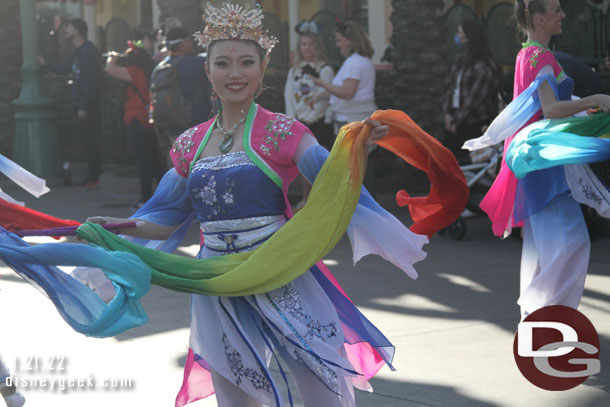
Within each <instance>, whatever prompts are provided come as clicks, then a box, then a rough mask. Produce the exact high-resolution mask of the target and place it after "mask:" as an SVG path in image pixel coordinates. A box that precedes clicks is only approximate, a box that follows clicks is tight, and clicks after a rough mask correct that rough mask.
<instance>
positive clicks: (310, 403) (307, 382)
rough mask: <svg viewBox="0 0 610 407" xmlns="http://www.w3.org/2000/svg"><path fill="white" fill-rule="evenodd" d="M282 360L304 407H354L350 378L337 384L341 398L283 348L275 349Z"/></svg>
mask: <svg viewBox="0 0 610 407" xmlns="http://www.w3.org/2000/svg"><path fill="white" fill-rule="evenodd" d="M276 350H277V351H278V353H279V354H280V356H281V358H282V360H283V361H284V362H285V363H286V365H288V369H290V372H291V373H292V375H293V377H294V381H295V382H296V384H297V387H298V388H299V394H300V395H301V399H302V400H303V406H304V407H319V406H324V407H355V406H356V402H355V399H354V391H353V386H352V385H351V379H350V378H346V377H344V378H342V380H341V379H340V382H339V388H340V390H339V391H340V392H341V394H342V395H343V397H341V396H339V395H338V394H335V393H334V392H332V391H331V390H330V389H329V388H328V387H326V385H325V384H324V383H323V382H322V380H320V379H319V378H318V377H317V376H316V375H315V374H313V373H312V372H311V370H309V368H308V367H307V366H305V364H303V363H302V362H300V361H298V360H296V359H294V358H293V357H292V356H290V354H289V353H288V351H287V349H286V348H285V347H284V346H280V347H277V348H276Z"/></svg>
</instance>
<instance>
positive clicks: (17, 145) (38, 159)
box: [13, 0, 61, 178]
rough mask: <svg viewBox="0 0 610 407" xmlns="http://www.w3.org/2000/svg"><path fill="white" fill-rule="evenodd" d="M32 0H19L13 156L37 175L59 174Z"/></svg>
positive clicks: (58, 150)
mask: <svg viewBox="0 0 610 407" xmlns="http://www.w3.org/2000/svg"><path fill="white" fill-rule="evenodd" d="M35 4H36V0H20V7H21V10H20V15H21V36H22V43H23V65H22V66H21V74H22V82H21V83H22V85H21V93H20V95H19V98H18V99H16V100H14V101H13V106H14V107H15V142H14V151H13V160H14V161H15V162H17V163H19V164H20V165H21V166H23V167H24V168H26V169H28V170H29V171H31V172H32V173H34V174H36V175H38V176H39V177H43V178H46V177H59V176H60V175H61V160H60V156H61V154H60V149H59V143H58V140H57V124H56V121H55V111H54V108H53V100H52V99H51V98H49V97H48V96H46V95H45V92H44V89H43V88H42V83H41V71H42V70H41V68H40V65H39V64H38V61H37V57H38V35H37V24H36V18H35V16H36V8H35Z"/></svg>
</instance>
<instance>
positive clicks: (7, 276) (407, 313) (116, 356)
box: [0, 176, 610, 407]
mask: <svg viewBox="0 0 610 407" xmlns="http://www.w3.org/2000/svg"><path fill="white" fill-rule="evenodd" d="M121 183H123V186H122V187H116V185H118V184H121ZM0 186H1V187H2V188H3V189H4V190H5V191H7V192H8V193H9V194H11V195H13V196H14V197H16V198H19V199H22V200H25V201H26V204H27V205H28V206H29V207H32V208H35V209H39V210H42V211H44V212H46V213H49V214H52V215H55V216H59V217H64V218H71V219H75V220H78V221H83V220H84V219H85V218H86V217H87V216H91V215H99V214H103V215H108V216H122V217H124V216H128V215H129V214H130V210H129V206H130V205H131V204H133V203H134V202H136V201H137V198H138V197H137V195H135V194H133V193H132V192H133V191H135V190H137V183H136V182H135V180H133V179H131V180H130V179H127V180H120V179H119V180H117V179H114V178H113V177H108V176H106V177H105V178H104V179H103V180H102V187H101V190H96V191H85V192H77V191H74V190H72V189H68V188H63V187H55V188H52V191H51V192H50V193H49V194H47V195H45V196H43V197H41V198H40V199H38V200H37V199H35V198H32V197H29V196H27V194H26V193H25V192H22V191H20V190H19V189H18V188H17V187H12V186H11V185H10V184H9V182H8V181H6V180H5V179H0ZM121 191H123V192H122V193H121ZM380 201H381V202H382V204H383V205H384V206H386V207H387V208H388V209H390V210H392V212H393V213H395V214H396V215H397V216H398V217H399V218H400V219H401V220H404V221H405V222H408V214H407V211H406V210H404V209H398V208H396V206H395V203H393V198H392V196H390V195H382V196H381V197H380ZM467 225H468V232H467V235H466V238H465V239H464V240H463V241H453V240H451V239H450V238H448V237H446V236H435V237H433V238H432V239H431V242H430V244H428V245H427V246H426V247H425V250H426V252H427V253H428V257H427V258H426V259H425V260H424V261H422V262H420V263H418V264H416V269H417V271H418V272H419V278H418V279H417V280H411V279H409V278H408V277H407V276H406V275H404V274H403V273H402V272H401V271H400V270H398V269H396V268H395V267H394V266H392V265H391V264H389V263H387V262H385V261H383V260H381V259H379V258H376V257H373V256H369V257H367V258H365V259H363V260H362V261H361V262H360V263H358V264H357V265H356V266H355V267H353V266H352V260H351V249H350V247H349V242H348V241H347V240H346V239H343V240H342V241H341V242H340V243H339V245H338V246H337V247H336V248H335V249H334V250H333V251H332V252H331V253H330V254H329V255H328V257H327V259H326V263H327V264H328V266H329V267H330V269H331V270H332V271H333V272H334V273H335V275H336V276H337V278H338V279H339V281H340V282H341V284H342V285H343V287H344V288H345V290H346V291H347V293H348V294H349V295H350V296H351V298H352V300H353V301H354V303H356V304H357V305H358V306H359V308H360V310H361V311H362V312H363V313H364V314H365V315H366V316H367V317H368V318H369V319H371V320H372V321H373V322H374V323H375V324H376V325H377V326H378V327H379V328H380V329H381V330H382V331H383V332H384V333H385V334H386V336H387V337H388V338H389V339H390V340H391V341H392V342H393V344H394V345H395V346H396V355H395V358H394V366H395V368H396V371H394V372H392V371H390V370H389V369H388V368H387V367H384V368H382V370H381V372H380V374H378V375H377V377H376V378H374V379H373V380H372V381H371V383H372V385H373V388H374V392H373V393H366V392H360V391H357V393H356V397H357V404H358V406H361V407H373V406H374V407H385V406H387V407H398V406H401V407H423V406H433V407H483V406H485V407H487V406H490V407H491V406H498V407H505V406H506V407H517V406H528V407H529V406H531V407H549V406H558V407H607V406H610V354H609V352H608V350H609V349H610V318H609V317H610V270H609V267H608V265H610V250H608V245H609V243H610V241H609V240H608V239H605V238H604V239H601V238H600V239H597V240H595V241H594V242H593V244H592V246H593V248H592V256H591V263H590V268H589V275H588V278H587V283H586V289H585V295H584V298H583V301H582V304H581V307H580V311H581V312H583V313H584V314H585V315H586V316H587V317H588V318H589V319H590V320H591V321H592V322H593V324H594V326H595V327H596V329H597V331H598V334H599V336H600V340H601V348H602V349H601V372H600V373H599V374H598V375H595V376H592V377H590V378H589V379H588V380H587V381H586V382H585V383H584V384H582V385H580V386H578V387H576V388H574V389H572V390H568V391H564V392H549V391H545V390H541V389H539V388H537V387H535V386H533V385H532V384H530V383H529V382H528V381H527V380H525V379H524V378H523V376H522V375H521V373H520V372H519V370H518V369H517V367H516V364H515V362H514V359H513V351H512V346H513V339H514V332H515V329H516V326H517V323H518V322H519V310H518V307H517V305H516V303H515V301H516V298H517V295H518V277H519V271H518V270H519V257H520V252H521V243H520V242H519V241H518V240H516V239H507V240H500V239H498V238H495V237H493V236H492V234H491V231H490V225H489V222H488V221H487V220H486V219H484V218H477V219H472V220H469V221H468V222H467ZM371 227H375V225H371ZM32 241H33V243H40V242H43V241H49V239H33V240H32ZM196 251H197V231H196V229H192V230H191V233H190V234H189V237H188V238H187V242H186V243H185V245H184V246H182V247H181V248H180V252H181V253H184V254H185V255H192V254H194V253H195V252H196ZM0 275H1V278H0V309H1V310H2V328H1V329H0V353H2V355H3V357H4V358H5V360H7V361H10V362H11V363H14V361H15V360H18V361H19V362H20V366H21V369H20V371H19V372H18V374H20V375H21V377H23V378H25V379H28V380H29V382H28V384H32V383H33V382H35V381H36V380H38V383H34V384H33V385H31V386H21V389H22V391H23V393H24V394H25V395H26V398H27V400H28V401H27V403H26V406H34V407H39V406H43V407H55V406H58V407H59V406H61V407H71V406H84V405H91V406H98V405H99V406H102V405H103V406H117V407H123V406H125V407H126V406H152V407H157V406H159V407H162V406H173V405H174V401H173V400H174V397H175V394H176V392H177V390H178V388H179V386H180V383H181V380H182V366H183V364H184V360H185V354H186V351H187V349H188V327H189V308H190V300H189V297H188V295H184V294H179V293H174V292H171V291H169V290H165V289H162V288H159V287H153V288H152V289H151V291H150V293H149V294H148V295H147V296H146V297H145V298H144V301H143V302H144V307H145V309H146V311H147V313H148V316H149V319H150V322H149V323H148V324H147V325H145V326H143V327H140V328H136V329H132V330H130V331H128V332H125V333H123V334H121V335H118V336H117V337H114V338H107V339H93V338H87V337H85V336H83V335H80V334H77V333H75V332H74V331H72V329H71V328H70V327H69V326H68V325H67V324H66V323H65V322H64V321H63V320H62V319H61V318H60V317H59V315H58V313H57V312H56V311H55V309H54V307H52V306H51V303H50V302H49V301H48V299H46V298H45V297H44V296H43V295H41V294H40V293H38V292H37V291H36V290H35V289H34V288H33V287H31V286H30V285H29V284H27V283H25V282H24V281H23V280H21V279H20V278H19V277H18V276H17V275H15V274H14V273H13V272H12V271H11V270H10V269H9V268H8V267H5V266H4V265H3V264H2V263H0ZM60 367H63V370H60V369H58V368H60ZM28 368H29V370H28ZM53 368H55V369H53ZM89 378H93V380H94V382H95V387H94V388H92V387H87V383H86V380H87V379H89ZM43 379H47V382H46V384H45V385H44V386H43V385H42V383H41V381H42V380H43ZM51 379H55V387H57V386H58V383H59V381H58V379H64V380H66V379H75V380H76V381H75V382H74V383H72V384H70V383H69V382H65V383H66V384H65V386H66V388H65V389H64V391H58V390H57V388H55V389H53V390H52V389H50V386H51V382H50V380H51ZM79 379H80V380H81V382H83V386H82V387H78V380H79ZM17 384H19V383H17ZM293 387H294V386H293ZM293 393H294V392H293ZM192 405H193V406H215V405H216V403H215V400H214V398H213V397H211V398H209V399H207V400H203V401H199V402H196V403H193V404H192ZM296 405H297V406H299V405H301V404H300V403H299V402H298V401H297V403H296Z"/></svg>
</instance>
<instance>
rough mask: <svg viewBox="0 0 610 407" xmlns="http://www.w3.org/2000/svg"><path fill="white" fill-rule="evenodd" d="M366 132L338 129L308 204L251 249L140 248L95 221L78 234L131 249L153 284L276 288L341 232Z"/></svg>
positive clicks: (358, 179)
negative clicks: (202, 254) (185, 252)
mask: <svg viewBox="0 0 610 407" xmlns="http://www.w3.org/2000/svg"><path fill="white" fill-rule="evenodd" d="M369 132H370V126H365V125H363V124H361V123H355V124H353V125H347V126H344V127H343V128H342V129H341V131H340V132H339V135H338V136H337V141H336V143H335V147H334V148H333V150H332V152H331V154H330V156H329V157H328V159H327V161H326V163H325V164H324V166H323V167H322V169H321V170H320V176H319V177H317V179H316V182H314V185H313V187H312V190H311V193H310V198H309V200H308V202H307V204H306V205H305V206H304V207H303V209H302V210H300V211H299V212H298V213H297V214H296V215H295V216H294V217H293V218H292V219H290V220H289V221H288V222H287V223H286V225H284V227H282V228H281V229H280V230H278V231H277V232H276V233H274V234H273V236H271V238H269V240H268V241H266V242H265V243H264V244H263V245H261V246H260V247H259V248H258V249H256V250H254V251H252V252H246V253H236V254H230V255H226V256H220V257H212V258H208V259H205V260H202V259H191V258H185V257H182V256H177V255H173V254H168V253H162V252H159V251H157V250H153V249H148V248H145V247H141V246H139V245H136V244H134V243H131V242H128V241H127V240H125V239H122V238H120V237H118V236H116V235H114V234H112V233H109V232H107V231H106V230H104V229H103V228H102V227H100V226H99V225H94V224H87V223H86V224H84V225H82V226H81V227H79V228H78V230H77V234H78V236H79V237H81V238H83V239H85V240H87V241H89V242H90V243H93V244H95V245H97V246H100V247H103V248H106V249H108V250H112V251H126V252H131V253H135V254H136V255H137V256H138V257H140V259H142V261H143V262H144V263H146V264H147V265H148V266H149V267H150V268H151V277H152V283H153V284H156V285H160V286H163V287H166V288H169V289H171V290H174V291H181V292H188V293H194V294H205V295H221V296H244V295H251V294H261V293H265V292H269V291H272V290H275V289H277V288H280V287H282V286H284V285H286V284H288V283H289V282H291V281H292V280H294V279H296V278H297V277H299V276H300V275H301V274H303V273H304V272H305V271H307V270H309V269H310V268H311V267H312V266H313V265H314V264H315V263H316V262H317V261H319V260H320V259H321V258H323V257H324V256H325V255H326V254H328V253H329V252H330V251H331V250H332V249H333V248H334V247H335V245H336V244H337V242H338V241H339V239H340V238H341V236H342V235H343V233H344V232H345V230H346V228H347V225H348V224H349V221H350V219H351V217H352V214H353V212H354V210H355V208H356V204H357V203H358V198H359V196H360V188H361V185H362V173H363V165H364V164H363V162H364V161H363V157H364V141H365V140H366V139H367V138H368V135H369ZM346 169H347V171H346ZM304 242H310V244H305V243H304Z"/></svg>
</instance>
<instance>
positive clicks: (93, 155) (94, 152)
mask: <svg viewBox="0 0 610 407" xmlns="http://www.w3.org/2000/svg"><path fill="white" fill-rule="evenodd" d="M65 33H66V38H67V39H69V40H70V41H71V42H72V44H73V45H74V47H75V48H76V49H75V51H74V54H73V55H72V59H71V60H70V61H68V62H67V63H65V64H49V63H47V62H46V61H45V59H44V57H42V56H39V57H38V62H39V63H40V64H41V65H42V66H43V68H45V69H46V70H48V71H51V72H53V73H54V74H57V75H68V74H70V73H71V74H72V75H73V83H72V96H71V101H72V108H73V109H74V118H75V122H74V131H75V132H76V134H77V136H78V137H79V138H80V139H81V140H82V143H83V146H84V149H85V157H86V159H87V164H88V165H89V170H88V172H87V177H86V178H85V179H84V180H83V181H82V182H81V183H80V184H79V188H78V189H93V188H97V187H98V186H99V177H100V174H101V173H102V164H101V159H100V147H99V143H98V138H97V128H96V125H95V122H96V114H97V106H98V104H99V101H100V88H101V86H100V85H101V81H102V57H101V54H100V51H99V50H98V49H97V48H96V47H95V45H93V43H92V42H91V41H88V40H87V23H86V22H85V20H83V19H82V18H74V19H72V20H70V21H69V22H68V24H67V25H66V28H65ZM66 164H68V165H69V163H67V162H66V163H64V165H66ZM70 182H71V181H69V180H68V182H67V183H70Z"/></svg>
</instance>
